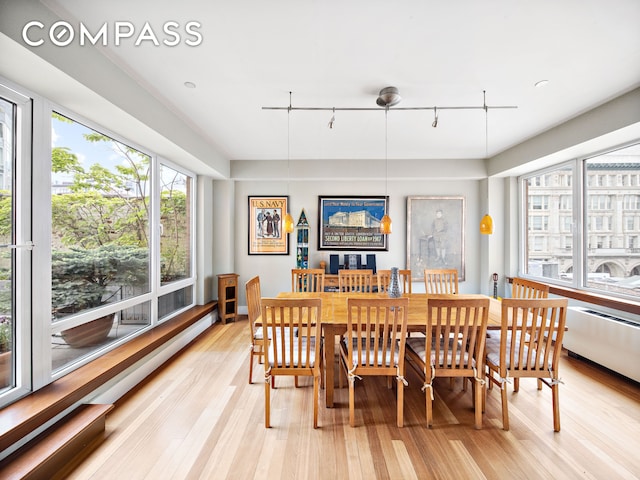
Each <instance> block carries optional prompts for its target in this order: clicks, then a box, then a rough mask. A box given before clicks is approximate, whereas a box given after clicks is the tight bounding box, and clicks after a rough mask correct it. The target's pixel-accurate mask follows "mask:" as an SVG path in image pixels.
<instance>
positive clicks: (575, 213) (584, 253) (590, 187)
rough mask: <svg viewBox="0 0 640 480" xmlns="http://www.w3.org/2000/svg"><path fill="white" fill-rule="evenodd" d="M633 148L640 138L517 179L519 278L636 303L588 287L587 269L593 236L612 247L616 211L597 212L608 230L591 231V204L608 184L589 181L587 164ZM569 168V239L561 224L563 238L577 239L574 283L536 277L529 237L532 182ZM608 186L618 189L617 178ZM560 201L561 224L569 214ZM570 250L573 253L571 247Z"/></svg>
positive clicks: (599, 180)
mask: <svg viewBox="0 0 640 480" xmlns="http://www.w3.org/2000/svg"><path fill="white" fill-rule="evenodd" d="M633 146H640V138H639V139H635V140H632V141H630V142H626V143H624V144H621V145H617V146H614V147H610V148H607V149H603V150H600V151H597V152H594V153H591V154H588V155H584V156H580V157H578V158H574V159H571V160H568V161H563V162H559V163H557V164H555V165H551V166H547V167H545V168H542V169H538V170H532V171H530V172H528V173H526V174H523V175H521V176H519V177H517V184H518V201H519V206H518V211H519V215H520V217H519V218H520V222H519V228H518V232H519V247H518V251H519V255H518V257H519V261H518V270H519V271H518V275H519V276H522V277H525V278H530V279H533V280H538V281H543V282H545V283H549V284H552V285H553V284H555V285H558V286H565V287H570V288H573V289H576V290H581V291H585V292H589V293H594V294H597V295H601V296H602V295H606V296H607V297H613V298H620V299H621V300H629V299H631V300H635V299H636V298H635V296H634V295H632V294H630V295H625V294H622V293H618V292H611V291H608V290H601V289H595V288H592V287H588V286H587V285H588V282H587V273H588V269H587V268H586V265H587V264H588V263H587V262H588V261H589V258H588V253H589V249H590V248H591V247H590V246H589V240H590V238H589V234H591V236H592V237H593V238H594V242H596V237H598V238H601V237H602V238H604V237H606V239H607V244H609V243H611V242H612V238H611V232H612V228H613V227H612V224H611V222H612V210H610V209H599V210H596V211H595V212H597V213H598V214H599V216H600V217H601V218H602V219H603V220H602V221H603V226H606V228H603V230H600V231H597V232H595V231H593V230H591V231H590V230H589V228H590V225H589V221H590V219H589V218H587V214H588V212H589V208H587V207H588V206H589V205H590V203H589V202H591V201H592V200H591V197H592V196H599V195H602V194H599V193H598V189H599V188H603V186H601V185H600V182H601V181H604V180H602V179H603V178H604V177H603V176H602V175H592V176H591V177H589V175H588V169H587V162H588V161H589V160H592V159H593V158H596V157H599V156H602V155H607V154H610V153H613V152H615V151H618V150H623V149H625V148H628V147H633ZM567 167H568V168H570V169H571V170H572V172H573V174H572V177H573V180H572V184H571V187H572V198H573V210H572V219H573V228H572V232H571V235H567V234H566V233H567V232H563V226H562V224H561V225H560V227H561V228H560V234H564V235H563V236H564V237H569V236H571V237H572V239H573V249H572V255H571V256H572V264H571V271H572V276H571V279H563V278H557V279H556V278H549V277H542V276H537V275H533V274H531V273H529V272H528V261H529V256H528V255H529V249H528V245H527V242H528V235H529V231H528V226H529V222H530V216H529V211H528V208H527V207H528V199H527V192H528V187H529V182H531V181H532V180H531V179H532V177H544V178H546V176H548V175H549V174H551V173H553V172H557V171H558V170H562V169H566V168H567ZM629 175H630V176H629V178H630V179H633V178H636V177H638V175H636V174H629ZM607 176H609V175H607ZM600 177H602V178H600ZM598 178H600V179H598ZM590 181H591V184H590V183H589V182H590ZM611 182H613V184H612V185H613V186H611V187H607V186H606V185H609V183H611ZM538 183H541V184H543V185H545V187H544V188H546V184H545V182H544V181H542V182H538ZM604 183H605V186H604V188H615V186H616V185H617V184H616V183H615V178H613V177H611V181H604ZM628 183H629V185H625V187H626V188H630V187H633V186H635V185H633V183H634V182H633V180H630V181H629V182H628ZM534 186H535V185H534ZM628 196H629V195H627V194H625V200H624V203H625V207H623V208H624V210H625V211H624V212H623V214H626V206H627V205H626V204H627V203H631V201H630V200H629V201H627V197H628ZM560 198H561V200H560V202H561V203H560V208H559V209H558V212H557V213H558V215H559V221H560V222H562V218H561V217H563V216H566V210H564V212H565V214H563V208H562V206H566V205H564V203H566V199H565V201H564V202H563V200H562V195H560ZM638 198H640V194H638ZM639 205H640V203H639ZM614 207H615V205H614V204H613V199H611V208H612V209H613V208H614ZM539 213H540V210H534V211H533V215H536V214H539ZM591 213H594V212H593V211H592V212H591ZM604 217H607V219H606V220H604ZM536 233H541V232H536ZM563 242H564V241H563ZM564 243H566V242H564ZM623 247H626V246H623ZM593 248H596V247H595V246H593ZM593 248H592V249H593ZM566 249H567V250H569V248H568V247H567V248H566ZM559 276H560V277H561V274H559Z"/></svg>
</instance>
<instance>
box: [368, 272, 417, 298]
mask: <svg viewBox="0 0 640 480" xmlns="http://www.w3.org/2000/svg"><path fill="white" fill-rule="evenodd" d="M398 276H399V277H400V290H401V291H402V293H411V270H398ZM376 277H377V279H378V292H380V293H387V292H388V291H389V284H390V283H391V270H378V272H377V273H376Z"/></svg>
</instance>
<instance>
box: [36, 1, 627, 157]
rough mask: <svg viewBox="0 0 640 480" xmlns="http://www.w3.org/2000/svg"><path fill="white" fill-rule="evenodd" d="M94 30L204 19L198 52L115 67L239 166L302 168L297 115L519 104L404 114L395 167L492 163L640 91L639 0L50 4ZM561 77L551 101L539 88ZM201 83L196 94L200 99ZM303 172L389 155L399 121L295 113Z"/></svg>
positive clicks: (119, 51)
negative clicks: (418, 162) (293, 163)
mask: <svg viewBox="0 0 640 480" xmlns="http://www.w3.org/2000/svg"><path fill="white" fill-rule="evenodd" d="M43 3H45V4H46V5H47V6H49V7H50V8H51V9H53V10H55V11H56V12H57V13H58V14H59V15H60V16H61V17H62V18H65V19H68V20H70V21H73V22H76V24H77V22H78V21H82V22H83V23H84V24H85V25H86V26H87V27H89V28H90V29H94V30H95V29H97V27H99V26H100V25H102V24H103V23H105V22H107V23H109V25H110V26H112V25H113V22H115V21H128V22H132V23H133V24H135V25H136V26H137V28H138V29H140V28H142V26H143V25H144V23H145V22H149V24H150V25H151V26H152V28H153V29H154V31H155V32H156V33H157V35H158V37H159V38H160V40H162V39H163V38H165V36H164V35H163V32H162V26H163V25H164V23H165V22H167V21H176V22H179V23H180V24H181V25H184V24H185V23H186V22H188V21H192V20H195V21H198V22H200V24H201V28H200V29H199V31H200V33H201V34H202V37H203V41H202V43H201V44H200V45H198V46H196V47H188V46H186V45H184V44H181V45H180V46H177V47H168V46H165V45H161V46H158V47H156V46H153V45H152V44H151V43H150V42H148V41H147V42H143V45H141V46H137V47H136V46H134V45H133V43H134V42H133V40H131V39H129V40H128V41H126V40H125V41H123V42H122V44H121V45H120V46H115V45H114V42H113V41H110V45H109V47H108V52H107V54H108V55H109V56H110V57H111V58H112V59H113V61H114V62H115V63H116V64H118V65H119V66H120V67H121V68H122V69H124V70H125V71H127V72H128V73H129V75H130V76H131V77H133V78H134V79H135V80H136V81H137V82H138V83H140V84H141V85H143V86H144V87H145V88H146V89H148V90H149V91H151V92H152V93H153V94H154V96H156V97H157V98H158V99H159V100H160V101H161V102H163V103H164V104H165V105H168V106H169V107H170V108H171V109H172V110H173V111H174V112H176V114H177V115H179V116H180V117H181V118H183V120H184V121H185V122H187V123H188V124H190V125H191V126H192V128H193V129H195V130H196V131H198V132H199V133H200V134H201V135H203V136H204V137H205V138H206V139H207V141H209V142H210V143H211V144H213V145H214V146H215V147H216V148H217V149H218V150H219V151H220V153H221V154H222V155H224V156H225V157H226V158H228V159H231V160H270V159H283V158H286V157H287V112H286V110H284V111H269V110H263V109H262V107H263V106H282V107H286V106H287V105H288V103H289V91H291V92H292V103H293V106H294V107H304V106H309V107H376V98H377V95H378V92H379V90H380V89H381V88H383V87H386V86H389V85H393V86H396V87H397V88H398V89H399V90H400V94H401V96H402V97H403V100H402V102H401V103H400V104H399V105H398V107H411V106H440V107H452V106H482V105H483V90H486V99H487V105H489V106H493V105H515V106H517V107H518V108H517V109H509V110H497V109H496V110H489V112H488V145H487V143H486V140H487V135H486V133H487V131H486V130H485V112H484V111H483V110H481V109H480V110H471V111H466V110H445V111H442V112H440V113H439V122H438V127H437V128H432V127H431V123H432V121H433V117H434V112H433V111H393V108H392V109H391V111H390V112H389V116H388V155H389V159H390V160H391V159H394V158H400V159H455V158H482V157H485V156H486V148H487V147H488V153H489V156H493V155H495V154H497V153H500V152H502V151H504V150H505V149H508V148H510V147H512V146H514V145H517V144H519V143H521V142H523V141H524V140H527V139H529V138H531V137H533V136H535V135H537V134H539V133H541V132H543V131H545V130H548V129H549V128H551V127H553V126H556V125H558V124H561V123H563V122H565V121H567V120H568V119H571V118H573V117H575V116H577V115H579V114H581V113H583V112H585V111H588V110H590V109H592V108H594V107H596V106H598V105H601V104H603V103H605V102H607V101H609V100H611V99H612V98H615V97H617V96H619V95H621V94H622V93H625V92H628V91H630V90H633V89H634V88H636V87H638V86H639V85H640V27H639V25H640V1H638V0H562V1H558V0H538V1H535V2H514V1H511V0H484V1H478V0H456V1H449V2H447V1H442V0H413V1H411V0H405V1H397V2H391V1H382V0H348V1H345V0H324V1H320V0H315V1H311V0H287V1H264V0H242V1H240V0H236V1H213V0H208V1H205V0H182V1H179V2H177V1H164V0H163V1H158V0H136V1H131V0H116V1H110V2H104V1H87V0H46V1H43ZM539 80H548V81H549V83H548V84H547V85H546V86H545V87H543V88H536V87H535V86H534V84H535V83H536V82H537V81H539ZM185 82H193V83H195V84H196V88H194V89H190V88H186V87H185V86H184V83H185ZM290 115H291V116H290V121H291V123H290V125H291V127H290V128H291V137H290V156H291V158H292V159H296V160H315V159H317V160H322V159H339V160H341V159H344V160H349V159H380V158H384V155H385V153H384V151H385V145H384V128H385V127H384V110H383V109H379V111H358V112H352V111H344V112H343V111H338V112H336V121H335V125H334V128H333V129H329V128H328V126H327V124H328V122H329V119H330V117H331V112H326V111H320V112H317V111H293V112H291V114H290Z"/></svg>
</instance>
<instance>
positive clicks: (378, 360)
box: [340, 338, 399, 367]
mask: <svg viewBox="0 0 640 480" xmlns="http://www.w3.org/2000/svg"><path fill="white" fill-rule="evenodd" d="M358 342H360V344H361V347H360V351H359V352H358V348H357V345H358ZM374 346H375V344H374V339H373V338H354V339H353V358H352V359H351V361H352V365H356V366H368V367H373V366H383V367H392V366H393V367H397V366H398V361H399V351H398V350H399V349H398V348H397V347H396V348H394V349H393V352H392V351H391V350H392V349H391V348H390V346H387V347H386V348H384V349H381V350H380V351H378V352H376V351H375V349H374ZM340 347H341V348H342V350H343V353H344V356H345V357H347V356H348V355H349V344H348V339H347V338H343V339H342V342H340ZM367 352H368V356H369V363H367V361H366V360H367ZM392 354H393V362H392V359H391V355H392ZM358 355H360V356H359V357H358Z"/></svg>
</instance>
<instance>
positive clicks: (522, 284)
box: [511, 277, 549, 298]
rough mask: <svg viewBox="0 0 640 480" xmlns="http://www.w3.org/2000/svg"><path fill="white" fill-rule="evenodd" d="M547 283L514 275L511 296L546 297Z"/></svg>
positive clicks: (547, 291) (547, 293)
mask: <svg viewBox="0 0 640 480" xmlns="http://www.w3.org/2000/svg"><path fill="white" fill-rule="evenodd" d="M548 297H549V285H545V284H544V283H540V282H534V281H533V280H527V279H526V278H520V277H515V278H514V279H513V281H512V283H511V298H548Z"/></svg>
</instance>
